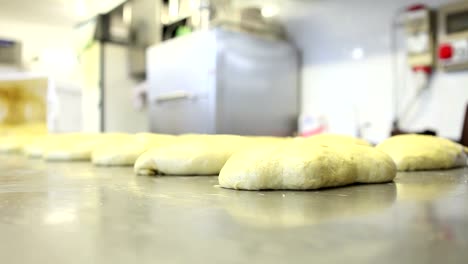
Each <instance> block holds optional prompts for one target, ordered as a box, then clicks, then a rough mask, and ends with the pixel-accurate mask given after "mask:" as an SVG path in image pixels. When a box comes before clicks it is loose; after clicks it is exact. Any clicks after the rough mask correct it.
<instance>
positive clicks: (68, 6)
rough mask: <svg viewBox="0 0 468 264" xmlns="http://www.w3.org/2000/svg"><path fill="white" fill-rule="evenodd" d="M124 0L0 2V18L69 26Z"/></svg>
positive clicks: (27, 0)
mask: <svg viewBox="0 0 468 264" xmlns="http://www.w3.org/2000/svg"><path fill="white" fill-rule="evenodd" d="M122 2H124V0H0V18H2V19H13V20H21V21H25V22H34V23H41V24H55V25H63V26H71V25H74V24H76V23H78V22H81V21H84V20H86V19H88V18H90V17H92V16H94V15H96V14H98V13H101V12H105V11H107V10H109V9H111V8H112V7H115V6H116V5H118V4H120V3H122Z"/></svg>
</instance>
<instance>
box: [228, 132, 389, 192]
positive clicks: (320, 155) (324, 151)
mask: <svg viewBox="0 0 468 264" xmlns="http://www.w3.org/2000/svg"><path fill="white" fill-rule="evenodd" d="M395 175H396V167H395V164H394V163H393V161H392V159H391V158H390V157H389V156H388V155H386V154H385V153H382V152H380V151H379V150H376V149H375V148H372V147H369V146H362V145H358V144H323V143H316V142H310V141H309V142H308V140H307V139H302V140H301V139H296V140H294V141H291V142H288V143H283V144H276V145H270V146H262V147H253V148H250V149H246V150H243V151H239V152H237V153H235V154H234V155H232V156H231V158H230V159H229V160H228V161H227V162H226V164H225V165H224V167H223V169H222V170H221V173H220V175H219V184H220V186H222V187H224V188H231V189H243V190H261V189H290V190H308V189H318V188H324V187H336V186H342V185H347V184H351V183H356V182H358V183H379V182H389V181H392V180H393V178H394V177H395Z"/></svg>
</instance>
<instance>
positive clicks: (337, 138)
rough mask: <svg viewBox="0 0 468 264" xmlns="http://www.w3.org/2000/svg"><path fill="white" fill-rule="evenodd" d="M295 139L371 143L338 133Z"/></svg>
mask: <svg viewBox="0 0 468 264" xmlns="http://www.w3.org/2000/svg"><path fill="white" fill-rule="evenodd" d="M297 139H306V140H307V141H308V142H313V143H322V144H350V143H352V144H358V145H363V146H371V144H370V143H369V142H367V141H365V140H363V139H360V138H355V137H352V136H347V135H338V134H319V135H315V136H311V137H306V138H297Z"/></svg>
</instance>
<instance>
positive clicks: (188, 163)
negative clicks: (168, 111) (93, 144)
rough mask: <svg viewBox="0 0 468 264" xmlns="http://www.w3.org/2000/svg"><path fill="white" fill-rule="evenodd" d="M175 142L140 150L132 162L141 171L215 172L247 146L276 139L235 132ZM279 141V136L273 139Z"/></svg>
mask: <svg viewBox="0 0 468 264" xmlns="http://www.w3.org/2000/svg"><path fill="white" fill-rule="evenodd" d="M181 137H182V138H181V139H180V140H178V141H177V142H176V143H174V144H170V145H167V146H162V147H156V148H153V149H150V150H148V151H147V152H145V153H143V155H141V156H140V157H139V158H138V159H137V161H136V162H135V173H137V174H140V175H155V174H170V175H216V174H218V173H219V172H220V170H221V168H222V167H223V166H224V163H226V160H227V159H228V158H229V157H230V156H231V155H232V154H233V153H234V152H236V151H238V150H240V149H242V148H245V147H246V146H249V145H252V144H256V142H261V143H258V144H269V142H272V141H275V139H272V138H269V139H262V140H258V139H255V138H248V137H242V136H235V135H186V136H181ZM276 140H279V141H281V140H282V139H276Z"/></svg>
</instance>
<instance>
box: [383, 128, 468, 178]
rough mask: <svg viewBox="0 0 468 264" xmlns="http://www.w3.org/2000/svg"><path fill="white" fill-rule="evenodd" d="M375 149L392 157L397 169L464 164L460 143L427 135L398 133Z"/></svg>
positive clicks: (462, 149)
mask: <svg viewBox="0 0 468 264" xmlns="http://www.w3.org/2000/svg"><path fill="white" fill-rule="evenodd" d="M377 149H379V150H381V151H383V152H385V153H387V154H388V155H390V157H392V159H393V161H395V164H396V165H397V168H398V170H399V171H415V170H436V169H451V168H456V167H462V166H465V165H466V154H465V151H464V148H463V146H462V145H460V144H457V143H455V142H452V141H450V140H448V139H444V138H440V137H434V136H428V135H414V134H407V135H398V136H394V137H391V138H388V139H386V140H384V141H383V142H382V143H380V144H379V145H378V146H377Z"/></svg>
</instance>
